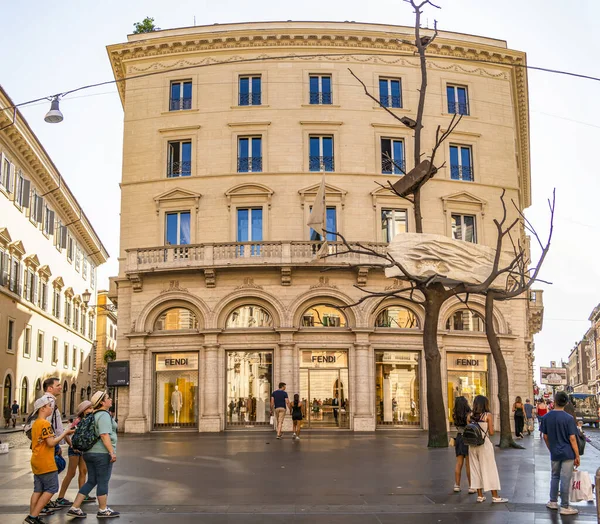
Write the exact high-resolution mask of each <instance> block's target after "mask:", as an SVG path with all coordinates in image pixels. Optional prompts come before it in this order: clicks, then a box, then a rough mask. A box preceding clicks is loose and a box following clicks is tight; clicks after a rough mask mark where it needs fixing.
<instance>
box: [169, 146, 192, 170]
mask: <svg viewBox="0 0 600 524" xmlns="http://www.w3.org/2000/svg"><path fill="white" fill-rule="evenodd" d="M191 174H192V142H191V141H189V140H179V141H176V142H169V144H168V160H167V177H168V178H174V177H179V176H190V175H191Z"/></svg>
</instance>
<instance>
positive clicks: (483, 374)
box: [108, 22, 543, 433]
mask: <svg viewBox="0 0 600 524" xmlns="http://www.w3.org/2000/svg"><path fill="white" fill-rule="evenodd" d="M411 34H412V29H411V28H407V27H396V26H384V25H375V24H357V23H316V22H305V23H300V22H299V23H295V22H286V23H276V22H273V23H270V22H269V23H248V24H231V25H219V26H210V27H192V28H182V29H174V30H167V31H157V32H153V33H148V34H142V35H130V36H129V37H128V41H127V42H126V43H123V44H117V45H111V46H109V47H108V53H109V57H110V60H111V63H112V67H113V71H114V74H115V78H116V79H117V80H118V83H117V85H118V87H119V92H120V96H121V101H122V103H123V107H124V111H125V128H124V144H123V175H122V183H121V189H122V202H121V235H120V238H121V248H120V254H119V261H120V269H119V275H118V276H117V277H115V278H114V279H112V280H111V289H110V291H109V296H110V298H111V299H112V300H113V301H114V302H116V303H117V304H118V307H119V316H118V326H119V329H118V334H117V340H118V347H119V356H118V358H119V360H126V361H128V362H129V366H130V384H129V386H128V387H126V388H123V390H122V391H121V392H120V394H119V402H120V403H119V412H120V417H119V424H120V425H121V428H122V429H124V430H125V431H126V432H133V433H142V432H147V431H153V430H165V429H166V430H178V431H179V430H195V431H210V432H218V431H223V430H235V429H253V428H261V427H267V426H268V423H269V397H270V393H271V391H272V390H273V389H275V388H276V387H277V384H278V383H279V382H280V381H283V382H286V383H287V390H288V392H289V393H290V394H294V393H298V394H299V395H300V398H301V399H302V400H303V401H304V405H305V415H306V425H307V426H308V427H309V428H346V429H351V430H355V431H372V430H375V429H378V428H426V427H427V412H426V410H427V408H426V402H425V394H426V386H425V365H424V357H423V342H422V326H423V321H424V312H423V310H422V308H421V307H419V306H418V305H415V304H413V303H411V302H410V301H409V300H408V297H407V298H398V299H393V300H392V299H389V300H386V301H384V302H382V301H381V300H378V299H375V298H373V299H369V300H367V301H366V302H363V303H361V304H360V305H356V306H352V307H346V306H350V305H352V304H354V303H355V302H357V301H358V300H359V299H360V298H361V297H362V296H363V293H362V292H361V291H360V289H358V288H359V287H363V288H367V289H369V290H374V291H382V290H386V289H387V290H389V289H394V288H395V287H398V286H401V285H402V284H401V283H400V282H398V281H395V280H391V279H386V278H384V275H383V272H382V271H380V270H378V269H374V268H370V269H367V268H360V269H357V268H353V267H352V265H353V264H356V263H358V262H370V261H371V260H370V259H369V258H368V257H362V256H361V257H358V256H353V255H350V254H338V252H341V251H344V250H343V249H342V250H340V249H339V244H336V240H337V238H336V237H335V235H332V236H331V237H330V238H328V239H327V240H329V241H330V243H329V248H328V249H329V251H328V253H329V256H327V257H326V258H322V259H319V260H317V259H316V257H315V254H316V252H317V251H318V250H319V249H320V247H321V245H322V242H323V239H322V238H321V237H320V236H319V235H318V234H317V233H316V232H315V231H313V230H311V229H310V228H309V227H308V226H307V225H306V224H307V220H308V218H309V215H310V213H311V206H312V205H313V203H314V200H315V195H316V193H317V190H318V187H319V185H320V182H321V179H322V176H323V175H324V176H325V181H326V207H327V209H326V220H327V227H326V229H327V230H329V231H337V232H339V233H341V234H343V235H344V236H345V237H346V238H347V239H348V240H349V241H350V242H362V243H364V244H365V245H368V246H369V247H371V248H372V249H373V250H376V251H378V252H384V251H385V249H386V246H387V243H388V242H389V241H390V240H391V239H392V238H393V237H394V235H396V234H400V233H403V232H414V231H415V223H414V209H413V204H412V202H411V201H409V200H404V199H400V198H398V197H396V196H394V195H393V194H391V193H390V192H389V191H387V190H385V189H383V188H382V187H380V186H379V185H377V183H380V184H386V181H387V180H392V181H393V180H394V179H395V178H396V177H399V176H402V170H403V169H404V167H405V166H409V167H412V166H413V165H414V163H415V159H414V158H413V133H412V131H411V130H410V129H408V128H407V127H405V126H403V125H402V124H400V123H399V122H398V121H397V120H395V119H393V118H392V117H391V116H390V115H389V114H388V113H387V112H386V111H385V110H384V109H382V108H381V107H380V106H379V105H378V104H376V103H374V102H373V100H371V99H370V98H368V97H367V96H365V94H364V90H363V88H362V87H361V85H360V84H359V83H358V82H357V81H356V79H354V77H353V76H352V75H351V73H350V72H349V71H348V68H351V69H352V71H353V72H354V73H355V74H356V75H357V76H359V77H360V78H361V79H362V81H364V82H365V84H366V86H367V87H368V89H369V90H370V92H371V93H373V95H374V96H376V97H377V99H378V100H380V101H381V103H382V104H383V105H384V106H386V107H388V108H389V109H390V110H392V111H394V112H395V113H396V114H398V115H400V116H404V115H406V116H411V117H414V115H415V112H416V109H417V103H418V91H417V89H418V86H419V82H420V70H419V64H418V60H417V59H416V58H415V57H414V56H413V51H414V49H413V47H412V46H410V45H407V44H404V43H402V41H403V40H407V39H408V40H409V39H410V38H411ZM429 54H430V55H431V57H430V58H429V67H428V73H429V86H430V89H429V91H428V93H427V106H426V111H425V130H424V133H423V140H424V143H425V144H428V146H427V147H431V146H432V145H433V140H434V136H435V130H436V127H437V126H438V125H439V126H440V127H441V128H442V129H445V128H446V126H448V123H449V121H450V119H451V117H452V115H454V114H457V113H458V114H460V115H462V120H461V122H460V125H459V127H458V129H457V130H456V131H455V132H454V133H452V135H451V137H450V139H449V140H448V141H447V142H446V143H445V144H444V145H443V147H442V149H440V151H439V152H438V160H437V162H436V163H437V164H438V165H440V166H441V165H442V163H445V167H443V168H442V169H440V171H439V173H438V174H437V175H436V176H435V177H434V178H433V179H432V180H431V181H430V182H428V184H427V185H426V186H425V188H424V189H423V192H422V193H423V209H424V213H423V215H424V229H425V232H427V233H436V234H439V235H444V236H449V237H453V238H455V239H458V240H463V241H467V242H476V243H480V244H484V245H487V246H492V247H493V246H495V241H496V234H495V231H496V229H495V226H494V222H493V220H494V218H498V217H500V216H501V212H502V206H501V203H500V195H501V192H502V190H506V199H507V202H510V201H511V200H513V201H514V202H516V203H517V205H518V206H519V207H520V208H521V209H525V208H526V207H528V206H529V205H530V202H531V188H530V172H529V129H528V92H527V76H526V69H525V68H523V67H513V66H514V65H524V64H525V54H524V53H522V52H519V51H514V50H509V49H508V48H507V46H506V43H505V42H503V41H500V40H494V39H489V38H484V37H475V36H469V35H462V34H455V33H440V36H439V37H438V38H437V39H436V41H435V42H434V43H433V44H432V45H431V46H430V48H429ZM469 57H471V58H472V57H477V58H478V59H482V60H489V63H481V62H473V63H471V62H469V61H465V59H467V58H469ZM508 212H509V215H510V216H511V217H516V216H517V215H516V213H515V212H514V210H513V209H511V207H510V206H509V209H508ZM519 228H520V229H519V231H518V233H517V235H518V236H520V237H521V239H522V241H523V244H524V245H525V244H526V242H527V241H526V238H525V233H524V230H523V228H522V226H521V225H520V226H519ZM507 249H508V246H507ZM336 306H344V309H338V308H337V307H336ZM483 312H484V308H483V301H482V300H481V299H480V298H478V297H472V298H471V301H470V309H466V308H465V306H464V304H461V303H460V302H458V301H456V302H448V303H447V304H445V305H444V308H443V310H442V315H441V319H440V326H439V329H440V331H439V346H440V348H441V351H442V355H443V370H442V376H443V380H444V381H445V384H446V387H445V402H446V407H447V409H448V413H451V411H452V407H453V403H454V399H455V397H456V396H458V395H465V396H467V398H469V400H472V399H473V397H474V396H475V395H477V394H485V395H487V396H489V397H490V399H491V400H492V404H493V405H494V406H495V408H494V409H493V411H494V412H497V411H498V410H497V405H496V402H497V401H496V398H497V395H496V393H497V384H496V373H495V367H494V362H493V360H492V358H491V355H490V352H489V348H488V344H487V341H486V337H485V335H484V333H483V321H482V315H483ZM542 313H543V305H542V303H541V293H539V294H535V293H534V294H532V295H530V296H528V297H527V299H526V300H516V301H510V302H506V303H500V304H498V306H497V309H496V311H495V322H496V324H497V328H498V332H499V336H500V339H501V343H502V347H503V350H504V353H505V357H506V361H507V364H508V368H509V376H510V381H511V382H510V391H511V396H514V395H522V396H531V395H532V383H533V373H532V362H533V335H534V333H535V332H536V330H539V329H540V328H541V323H542Z"/></svg>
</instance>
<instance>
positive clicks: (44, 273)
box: [38, 264, 52, 278]
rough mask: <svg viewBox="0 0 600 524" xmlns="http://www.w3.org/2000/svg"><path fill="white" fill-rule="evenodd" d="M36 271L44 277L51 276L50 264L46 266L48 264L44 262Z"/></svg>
mask: <svg viewBox="0 0 600 524" xmlns="http://www.w3.org/2000/svg"><path fill="white" fill-rule="evenodd" d="M38 273H39V274H40V275H41V276H43V277H46V278H50V277H51V276H52V271H50V266H48V264H45V265H43V266H42V267H41V268H40V269H38Z"/></svg>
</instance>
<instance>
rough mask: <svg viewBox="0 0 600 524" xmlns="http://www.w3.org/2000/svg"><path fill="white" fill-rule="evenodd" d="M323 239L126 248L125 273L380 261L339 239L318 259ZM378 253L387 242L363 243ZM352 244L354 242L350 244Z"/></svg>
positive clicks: (335, 264) (341, 264) (343, 264)
mask: <svg viewBox="0 0 600 524" xmlns="http://www.w3.org/2000/svg"><path fill="white" fill-rule="evenodd" d="M322 244H323V242H320V241H318V242H312V241H279V242H267V241H263V242H222V243H208V244H189V245H180V246H159V247H149V248H139V249H128V250H127V264H126V267H125V272H126V273H144V272H157V271H171V270H176V269H180V270H183V269H200V268H218V267H231V266H261V267H263V266H281V265H284V266H289V265H294V266H298V265H315V264H316V265H321V266H346V265H348V264H356V263H372V264H381V263H382V260H381V259H378V258H375V257H371V256H368V255H359V254H356V253H348V252H347V249H346V247H345V246H344V245H343V244H342V243H341V242H329V243H328V244H327V245H328V253H329V255H330V256H328V257H325V258H321V259H319V260H317V259H316V258H315V254H316V253H317V252H318V251H319V249H320V248H321V246H322ZM361 244H362V245H364V246H368V247H369V248H371V249H374V250H375V251H377V252H378V253H382V254H383V253H385V250H386V249H387V244H386V243H376V242H362V243H361ZM351 245H354V243H351Z"/></svg>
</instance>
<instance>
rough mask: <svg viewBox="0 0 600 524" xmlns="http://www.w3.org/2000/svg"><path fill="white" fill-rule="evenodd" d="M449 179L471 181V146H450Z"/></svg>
mask: <svg viewBox="0 0 600 524" xmlns="http://www.w3.org/2000/svg"><path fill="white" fill-rule="evenodd" d="M450 178H451V179H452V180H463V181H465V182H472V181H473V151H472V149H471V146H462V145H450Z"/></svg>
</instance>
